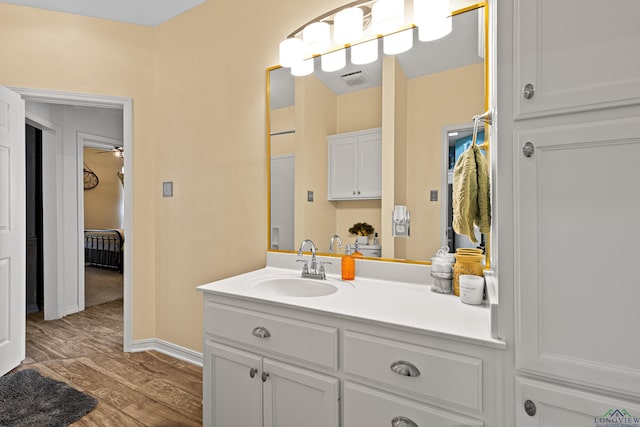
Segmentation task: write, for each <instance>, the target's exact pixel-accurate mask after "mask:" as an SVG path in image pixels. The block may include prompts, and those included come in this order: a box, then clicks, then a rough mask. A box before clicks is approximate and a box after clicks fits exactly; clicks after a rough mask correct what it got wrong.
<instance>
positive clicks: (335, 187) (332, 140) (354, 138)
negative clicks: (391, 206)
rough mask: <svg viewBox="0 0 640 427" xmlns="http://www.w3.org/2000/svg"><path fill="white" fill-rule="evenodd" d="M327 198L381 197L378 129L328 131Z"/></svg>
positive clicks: (380, 149) (380, 145)
mask: <svg viewBox="0 0 640 427" xmlns="http://www.w3.org/2000/svg"><path fill="white" fill-rule="evenodd" d="M327 139H328V144H329V173H328V177H329V183H328V188H329V200H358V199H362V200H366V199H380V198H381V197H382V129H381V128H375V129H368V130H363V131H357V132H349V133H342V134H336V135H330V136H329V137H328V138H327Z"/></svg>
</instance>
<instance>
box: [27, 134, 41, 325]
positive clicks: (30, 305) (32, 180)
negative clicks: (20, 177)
mask: <svg viewBox="0 0 640 427" xmlns="http://www.w3.org/2000/svg"><path fill="white" fill-rule="evenodd" d="M25 173H26V191H25V194H26V199H27V203H26V248H27V250H26V281H27V284H26V288H27V289H26V306H27V314H30V313H37V312H39V311H41V310H44V288H43V285H44V277H43V262H42V259H43V248H42V130H40V129H37V128H35V127H33V126H31V125H29V124H27V125H25Z"/></svg>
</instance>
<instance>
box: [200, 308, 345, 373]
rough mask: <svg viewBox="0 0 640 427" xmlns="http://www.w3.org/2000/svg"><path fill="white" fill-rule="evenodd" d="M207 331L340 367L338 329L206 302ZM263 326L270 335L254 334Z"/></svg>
mask: <svg viewBox="0 0 640 427" xmlns="http://www.w3.org/2000/svg"><path fill="white" fill-rule="evenodd" d="M204 325H205V332H207V333H210V334H213V335H216V336H219V337H224V338H227V339H230V340H234V341H236V342H240V343H243V344H249V345H251V346H253V347H256V348H258V349H262V350H269V351H271V352H274V353H278V354H282V355H286V356H290V357H294V358H297V359H301V360H303V361H305V362H308V363H315V364H318V365H321V366H325V367H328V368H332V369H336V368H337V366H338V330H337V329H336V328H330V327H326V326H322V325H316V324H313V323H308V322H301V321H298V320H294V319H288V318H284V317H280V316H273V315H270V314H265V313H260V312H257V311H250V310H244V309H242V308H238V307H231V306H227V305H222V304H216V303H213V302H210V301H207V302H206V303H205V309H204ZM256 328H264V330H266V331H268V336H266V334H265V336H262V337H261V336H259V335H260V334H254V333H253V332H254V330H255V329H256Z"/></svg>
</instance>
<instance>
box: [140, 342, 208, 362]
mask: <svg viewBox="0 0 640 427" xmlns="http://www.w3.org/2000/svg"><path fill="white" fill-rule="evenodd" d="M147 350H155V351H158V352H160V353H164V354H166V355H168V356H171V357H175V358H176V359H180V360H184V361H185V362H189V363H192V364H194V365H197V366H202V353H198V352H197V351H193V350H190V349H188V348H185V347H181V346H179V345H176V344H172V343H170V342H167V341H163V340H161V339H158V338H147V339H144V340H136V341H134V342H133V343H132V345H131V351H132V352H133V353H137V352H140V351H147Z"/></svg>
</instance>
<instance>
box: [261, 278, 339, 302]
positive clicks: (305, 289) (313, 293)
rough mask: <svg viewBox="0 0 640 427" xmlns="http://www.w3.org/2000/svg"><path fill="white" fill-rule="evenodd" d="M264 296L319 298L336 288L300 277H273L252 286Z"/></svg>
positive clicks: (321, 281) (327, 283) (329, 293)
mask: <svg viewBox="0 0 640 427" xmlns="http://www.w3.org/2000/svg"><path fill="white" fill-rule="evenodd" d="M252 286H253V287H254V288H255V289H256V290H257V291H259V292H260V293H261V294H262V295H265V296H283V297H303V298H304V297H321V296H325V295H331V294H333V293H335V292H337V291H338V287H337V286H336V285H334V284H331V283H329V282H327V281H326V280H317V279H304V278H301V277H274V278H269V279H263V280H260V281H258V282H255V283H254V284H253V285H252Z"/></svg>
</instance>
